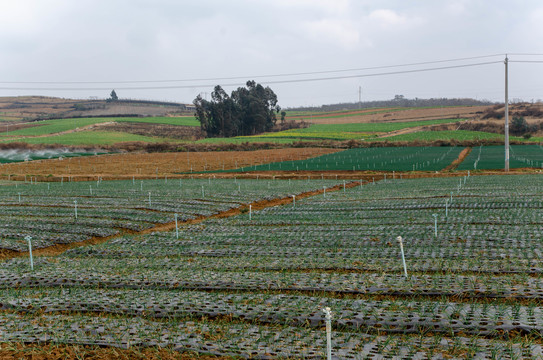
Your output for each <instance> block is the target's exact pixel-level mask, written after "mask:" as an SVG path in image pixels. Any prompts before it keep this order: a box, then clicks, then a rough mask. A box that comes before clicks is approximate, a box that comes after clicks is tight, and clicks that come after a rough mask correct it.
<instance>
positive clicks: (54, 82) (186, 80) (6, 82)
mask: <svg viewBox="0 0 543 360" xmlns="http://www.w3.org/2000/svg"><path fill="white" fill-rule="evenodd" d="M503 55H504V54H493V55H481V56H471V57H463V58H453V59H445V60H434V61H423V62H415V63H406V64H396V65H383V66H372V67H364V68H353V69H339V70H324V71H312V72H298V73H284V74H268V75H253V76H235V77H218V78H194V79H178V80H128V81H126V80H125V81H0V84H49V85H61V84H138V83H167V82H189V81H220V80H236V79H257V78H258V79H260V78H272V77H287V76H303V75H321V74H332V73H341V72H352V71H366V70H378V69H390V68H396V67H408V66H420V65H430V64H439V63H445V62H455V61H466V60H476V59H484V58H490V57H496V56H503ZM125 90H126V89H125Z"/></svg>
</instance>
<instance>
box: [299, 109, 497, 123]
mask: <svg viewBox="0 0 543 360" xmlns="http://www.w3.org/2000/svg"><path fill="white" fill-rule="evenodd" d="M487 108H488V106H463V107H444V108H432V109H405V110H396V111H390V112H382V113H378V114H371V112H372V111H368V112H369V114H364V113H357V112H353V113H352V114H353V116H347V117H337V118H331V117H325V116H332V115H321V116H313V117H308V116H299V117H292V118H291V119H302V118H303V119H304V121H309V122H311V123H313V124H348V123H372V122H379V123H383V122H399V121H420V120H432V119H446V118H459V119H461V118H468V119H473V118H476V117H478V116H479V114H480V113H481V112H483V111H484V110H485V109H487ZM374 111H375V110H373V112H374ZM349 114H351V113H349ZM354 114H359V115H354Z"/></svg>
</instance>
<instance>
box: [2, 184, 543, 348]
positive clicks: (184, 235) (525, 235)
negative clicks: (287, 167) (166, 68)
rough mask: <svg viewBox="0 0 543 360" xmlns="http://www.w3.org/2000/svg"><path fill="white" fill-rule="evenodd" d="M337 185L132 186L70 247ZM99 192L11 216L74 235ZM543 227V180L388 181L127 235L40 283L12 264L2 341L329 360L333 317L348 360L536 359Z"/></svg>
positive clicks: (81, 254)
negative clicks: (128, 227)
mask: <svg viewBox="0 0 543 360" xmlns="http://www.w3.org/2000/svg"><path fill="white" fill-rule="evenodd" d="M94 184H96V183H94ZM334 184H343V181H341V180H340V181H337V182H336V181H322V180H311V181H309V182H308V181H305V180H301V181H290V182H289V181H287V180H276V181H273V180H269V181H268V180H258V181H257V180H244V181H240V180H234V179H231V180H216V179H206V180H185V179H183V180H182V183H181V185H180V184H179V180H175V181H168V183H167V184H166V183H165V181H164V180H154V181H147V182H144V183H143V189H144V190H143V192H142V190H141V189H140V187H141V186H142V185H141V183H139V182H137V181H136V182H135V183H132V182H131V181H126V182H111V183H109V182H102V183H101V184H100V185H99V186H98V188H97V195H93V196H92V197H91V196H88V197H85V198H84V199H85V200H87V199H88V201H89V202H88V203H86V205H87V206H86V207H83V208H82V210H81V211H82V213H84V212H85V211H89V213H91V211H95V212H94V213H93V216H92V217H91V216H88V217H85V216H82V219H84V220H85V221H86V222H85V223H82V224H79V223H74V224H73V225H74V226H75V225H78V226H81V228H77V230H73V231H72V232H73V233H75V234H79V233H83V230H84V229H86V227H90V224H91V223H92V221H93V219H96V220H97V223H99V224H100V227H101V226H104V227H105V228H108V227H107V226H108V223H107V221H106V220H107V218H108V216H103V217H102V218H101V217H100V216H99V212H100V211H109V210H107V209H110V208H112V207H114V206H115V204H116V203H117V204H120V205H119V206H117V207H118V208H119V209H122V210H124V211H125V212H124V213H121V214H119V216H118V219H117V218H111V219H110V221H111V223H115V222H117V221H118V222H121V223H122V222H123V221H126V222H131V223H134V224H143V225H144V224H153V225H154V224H156V223H158V222H160V221H171V219H172V214H173V211H169V210H168V209H169V208H175V209H179V210H180V209H191V207H190V206H189V205H186V206H185V205H183V204H184V201H187V202H188V201H193V202H194V206H195V209H196V210H194V211H193V212H191V213H190V214H187V216H195V215H196V214H195V213H198V214H204V213H205V214H209V213H217V212H219V211H223V210H224V209H228V208H230V207H236V206H237V207H239V206H241V204H248V203H250V202H252V201H255V200H258V199H271V198H274V197H286V196H288V195H290V194H295V193H301V192H303V191H309V190H312V189H323V188H324V187H327V188H330V187H331V186H333V185H334ZM88 185H89V183H81V184H75V183H67V184H64V185H60V184H57V186H58V189H57V188H55V189H56V190H55V191H57V190H58V191H59V193H60V191H61V190H62V189H61V186H64V187H65V189H64V190H65V193H66V194H67V195H66V196H67V197H66V198H64V199H61V200H58V203H56V202H55V201H56V200H55V199H54V198H53V197H52V196H49V197H47V196H45V194H42V193H41V192H40V191H43V190H44V189H46V187H45V186H46V184H38V185H27V186H26V187H24V188H25V189H29V190H28V191H30V189H32V191H34V192H35V193H30V192H29V193H27V196H26V197H25V199H24V201H22V204H21V205H19V204H18V198H16V197H14V196H13V194H12V193H13V191H14V190H15V189H11V192H12V193H10V194H9V195H8V194H5V195H4V197H3V198H1V199H2V202H3V204H4V205H5V206H6V207H7V209H9V211H10V213H9V214H10V215H9V216H12V217H18V216H20V217H21V218H22V219H23V220H25V219H26V218H25V217H24V215H22V214H24V211H21V209H24V208H28V209H31V212H29V213H31V214H33V215H29V216H31V218H32V217H35V219H39V223H41V224H44V226H45V224H46V223H47V221H46V220H47V219H50V220H51V221H50V223H54V224H55V226H57V224H58V226H64V223H62V222H61V221H59V220H61V219H63V216H64V217H68V215H62V214H63V213H62V211H61V209H63V208H64V209H65V211H67V212H69V205H70V201H71V199H72V197H76V196H77V194H78V193H79V192H82V191H87V190H88ZM40 186H41V187H42V190H40V191H38V189H39V188H40ZM202 186H204V192H205V194H207V191H209V195H205V198H203V199H202V198H200V197H199V196H197V194H199V193H200V192H201V189H202ZM21 187H22V186H19V188H18V189H20V188H21ZM185 187H186V188H185ZM8 188H10V187H8ZM179 188H180V189H181V190H180V189H179ZM240 188H241V190H243V191H240ZM52 189H53V188H52V187H51V188H50V190H49V191H52ZM183 189H185V191H186V192H184V191H183ZM0 190H1V191H8V190H6V189H4V188H2V189H0ZM148 191H151V193H152V197H153V196H156V205H153V203H152V204H151V206H150V207H148V206H147V205H148V204H147V205H146V204H145V201H146V200H148V199H147V198H146V196H148ZM106 194H107V196H106ZM155 194H156V195H155ZM80 196H82V195H80ZM208 196H209V197H208ZM80 199H82V200H81V201H82V202H83V203H84V200H83V198H82V197H81V198H80ZM153 199H154V198H152V200H153ZM173 199H177V201H174V200H173ZM190 204H192V203H190ZM212 205H213V206H217V207H213V206H212ZM176 206H177V207H178V208H176ZM40 209H43V210H45V211H48V210H49V209H52V211H57V212H51V213H47V212H44V213H41V214H40ZM138 211H143V213H141V214H140V213H138ZM206 211H207V212H206ZM180 213H181V211H180ZM131 214H133V216H134V217H133V218H131V217H129V216H130V215H131ZM434 214H435V216H434ZM38 215H39V216H38ZM140 215H141V216H143V215H149V216H154V217H156V218H153V217H151V218H150V219H153V220H152V221H151V220H148V221H147V222H146V223H144V221H145V216H143V217H139V216H140ZM542 215H543V177H541V176H540V175H514V176H484V177H483V176H470V177H467V176H466V177H456V178H431V179H430V178H428V179H414V180H400V179H397V178H396V179H390V178H389V179H388V180H386V181H384V180H383V181H378V182H375V183H373V182H370V183H366V182H364V185H360V184H356V186H354V187H351V188H349V187H345V189H343V188H342V187H339V189H338V190H336V191H333V192H332V191H327V192H324V191H321V192H320V193H315V194H313V196H310V197H306V198H303V199H302V198H300V199H296V201H295V202H290V203H286V204H284V205H281V206H273V207H267V208H264V209H261V210H254V209H253V211H252V212H251V213H249V212H248V211H245V210H244V211H242V212H240V213H239V214H238V215H236V216H231V217H226V218H222V217H213V218H209V219H207V220H205V221H202V222H199V223H192V224H185V225H183V226H182V227H181V229H180V231H179V236H177V235H176V232H175V230H173V228H172V227H170V228H169V231H158V230H159V229H155V230H156V231H152V232H142V233H139V234H131V233H124V234H122V235H120V236H117V237H115V238H113V239H111V240H109V241H108V242H105V243H101V244H97V245H92V246H82V247H76V248H73V249H70V250H68V251H66V252H64V253H63V254H61V255H59V256H51V257H45V256H44V257H36V258H34V271H30V269H29V264H28V259H27V258H26V257H17V258H11V259H6V260H4V261H2V262H0V340H1V341H14V342H53V343H57V342H60V343H67V344H98V345H105V346H115V347H120V348H129V347H133V346H169V347H171V348H173V349H176V350H178V351H181V352H184V351H196V352H198V353H207V354H215V355H220V356H225V355H226V356H228V355H232V356H239V357H243V358H262V359H266V358H278V357H294V358H302V357H303V358H323V357H324V355H325V348H326V335H325V331H324V313H323V312H322V309H323V308H324V307H330V308H331V309H332V315H333V333H332V343H333V350H332V352H333V355H334V356H336V357H337V358H348V359H367V358H370V359H383V358H398V359H440V358H458V359H461V358H476V359H489V358H500V359H520V358H522V359H540V358H542V356H543V347H542V342H541V340H540V339H541V337H542V335H543V320H542V319H543V307H542V306H541V303H542V301H543V277H542V272H543V266H542V262H541V259H542V257H543V245H542V244H541V237H542V233H543V226H542V225H543V220H542V219H543V217H542ZM7 216H8V215H6V217H7ZM123 216H125V217H123ZM436 220H437V233H436ZM71 225H72V224H71ZM143 225H142V226H143ZM55 226H51V227H49V228H44V229H45V230H44V234H47V231H52V229H54V228H55ZM113 228H114V227H113ZM142 228H143V227H142ZM74 229H76V228H74ZM0 230H5V229H4V228H2V229H0ZM397 236H402V237H403V239H404V240H403V244H404V250H405V260H406V265H407V272H408V274H407V277H406V276H405V275H404V268H403V265H402V262H401V252H400V247H399V244H398V242H397V240H396V237H397ZM3 243H4V242H2V244H3Z"/></svg>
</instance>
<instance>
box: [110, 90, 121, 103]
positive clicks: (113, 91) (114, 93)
mask: <svg viewBox="0 0 543 360" xmlns="http://www.w3.org/2000/svg"><path fill="white" fill-rule="evenodd" d="M108 100H109V101H117V100H119V98H118V97H117V93H116V92H115V89H113V90H111V94H109V99H108Z"/></svg>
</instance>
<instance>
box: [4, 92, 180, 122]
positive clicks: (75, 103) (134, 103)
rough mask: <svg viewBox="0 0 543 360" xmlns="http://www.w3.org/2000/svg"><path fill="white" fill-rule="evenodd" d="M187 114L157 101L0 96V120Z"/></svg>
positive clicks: (172, 105)
mask: <svg viewBox="0 0 543 360" xmlns="http://www.w3.org/2000/svg"><path fill="white" fill-rule="evenodd" d="M188 113H190V112H189V111H187V108H186V106H185V105H184V104H180V103H173V102H161V101H143V100H119V101H113V102H108V101H106V100H75V99H61V98H55V97H45V96H17V97H0V121H34V120H43V119H62V118H78V117H95V116H167V115H186V114H188Z"/></svg>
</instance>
